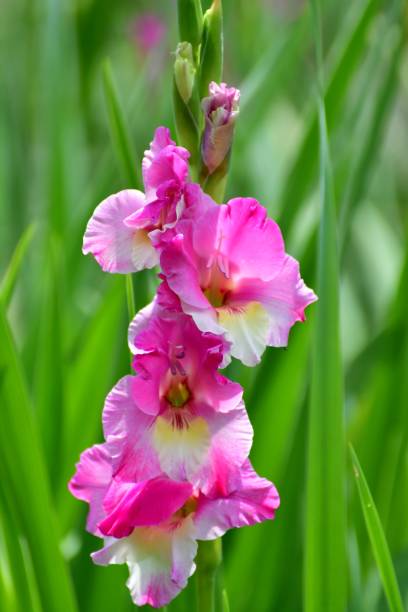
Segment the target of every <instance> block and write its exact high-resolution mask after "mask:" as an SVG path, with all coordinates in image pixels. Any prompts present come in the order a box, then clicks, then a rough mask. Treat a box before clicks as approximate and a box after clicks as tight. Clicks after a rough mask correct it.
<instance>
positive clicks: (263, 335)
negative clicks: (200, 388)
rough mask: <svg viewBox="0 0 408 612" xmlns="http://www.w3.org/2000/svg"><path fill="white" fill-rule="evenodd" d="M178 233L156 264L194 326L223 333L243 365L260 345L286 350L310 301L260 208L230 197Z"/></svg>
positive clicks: (181, 225)
mask: <svg viewBox="0 0 408 612" xmlns="http://www.w3.org/2000/svg"><path fill="white" fill-rule="evenodd" d="M177 231H178V233H177V235H176V236H175V237H174V238H172V239H171V240H170V241H168V242H167V243H166V244H164V246H163V250H162V253H161V257H160V264H161V268H162V270H163V274H164V276H165V278H166V280H167V283H168V285H169V287H170V289H171V290H172V291H173V292H174V293H175V294H176V295H177V296H178V297H179V299H180V302H181V307H182V309H183V311H184V312H185V313H187V314H189V315H191V316H192V317H193V319H194V321H195V323H196V324H197V326H198V328H199V329H200V330H201V331H203V332H212V333H214V334H225V337H226V339H227V340H228V341H229V342H231V345H232V347H231V354H232V355H233V356H234V357H236V358H238V359H240V360H241V361H242V362H243V363H244V364H246V365H250V366H252V365H255V364H256V363H258V362H259V360H260V357H261V354H262V352H263V351H264V349H265V346H286V344H287V342H288V335H289V330H290V328H291V327H292V325H293V324H294V323H295V322H296V321H303V320H304V310H305V308H306V306H307V305H308V304H310V303H311V302H314V301H315V300H316V299H317V298H316V296H315V294H314V293H313V291H312V290H310V289H308V288H307V287H306V285H305V284H304V282H303V280H302V279H301V277H300V273H299V264H298V262H297V261H296V260H295V259H293V258H292V257H290V256H289V255H287V254H286V253H285V248H284V242H283V238H282V235H281V232H280V230H279V227H278V225H277V224H276V223H275V222H274V221H273V220H272V219H268V218H267V213H266V209H265V208H263V207H262V206H261V205H260V204H259V203H258V202H257V201H256V200H254V199H250V198H236V199H233V200H230V202H229V203H228V204H226V205H221V206H218V207H217V206H214V207H211V208H210V209H209V210H208V211H207V212H206V213H204V214H203V215H201V216H200V217H199V218H198V219H196V220H195V221H194V222H190V221H181V222H179V224H178V226H177Z"/></svg>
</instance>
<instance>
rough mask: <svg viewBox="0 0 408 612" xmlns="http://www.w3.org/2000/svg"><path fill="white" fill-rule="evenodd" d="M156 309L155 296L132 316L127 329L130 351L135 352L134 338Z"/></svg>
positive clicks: (145, 325)
mask: <svg viewBox="0 0 408 612" xmlns="http://www.w3.org/2000/svg"><path fill="white" fill-rule="evenodd" d="M155 309H156V298H155V299H154V300H153V301H152V302H150V304H147V306H145V307H144V308H142V309H141V310H139V312H138V313H137V314H136V315H135V316H134V317H133V319H132V321H131V323H130V325H129V329H128V345H129V349H130V352H131V353H135V352H136V347H135V343H134V340H135V338H136V337H137V336H138V335H139V334H140V333H141V332H142V331H143V330H144V329H145V327H147V325H148V324H149V321H150V319H151V317H152V316H153V314H154V312H155Z"/></svg>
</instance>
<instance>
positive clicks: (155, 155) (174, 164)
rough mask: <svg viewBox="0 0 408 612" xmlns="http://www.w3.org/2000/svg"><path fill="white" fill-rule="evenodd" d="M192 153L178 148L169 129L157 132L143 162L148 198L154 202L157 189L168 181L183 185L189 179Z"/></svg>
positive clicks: (159, 129) (161, 129) (160, 129)
mask: <svg viewBox="0 0 408 612" xmlns="http://www.w3.org/2000/svg"><path fill="white" fill-rule="evenodd" d="M189 157H190V153H189V152H188V151H187V149H184V148H183V147H177V146H176V145H175V143H174V142H173V141H172V140H171V138H170V132H169V130H168V129H167V128H163V127H160V128H158V129H157V130H156V132H155V135H154V139H153V142H152V143H151V145H150V149H149V150H148V151H145V156H144V158H143V162H142V171H143V180H144V185H145V190H146V196H147V198H148V200H149V201H152V200H153V199H154V198H155V196H156V191H157V188H158V187H160V185H161V184H163V183H164V182H166V181H171V180H176V181H177V182H178V183H179V184H180V185H183V184H184V183H185V182H186V181H187V178H188V163H187V161H188V159H189Z"/></svg>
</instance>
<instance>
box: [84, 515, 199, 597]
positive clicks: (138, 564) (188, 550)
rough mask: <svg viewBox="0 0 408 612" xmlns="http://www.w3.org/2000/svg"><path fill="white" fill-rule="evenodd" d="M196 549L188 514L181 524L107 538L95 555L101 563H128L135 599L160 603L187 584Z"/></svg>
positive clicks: (96, 561) (143, 528)
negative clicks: (123, 536) (127, 535)
mask: <svg viewBox="0 0 408 612" xmlns="http://www.w3.org/2000/svg"><path fill="white" fill-rule="evenodd" d="M196 553H197V542H196V541H195V539H194V525H193V522H192V520H191V518H190V517H188V518H187V519H185V520H183V521H181V522H180V524H179V525H178V526H177V525H172V526H170V527H169V528H166V527H165V526H163V527H162V528H160V527H137V528H136V529H134V530H133V532H132V533H131V534H130V536H129V537H126V538H122V539H119V540H116V539H114V538H107V539H106V540H105V546H104V548H102V549H101V550H99V551H97V552H96V553H93V554H92V559H93V561H94V562H95V563H97V564H98V565H107V564H120V563H126V564H127V565H128V567H129V574H130V576H129V580H128V581H127V583H126V585H127V587H128V588H129V590H130V593H131V596H132V600H133V602H134V603H135V604H136V605H138V606H144V605H150V606H153V607H161V606H165V605H166V604H168V603H169V602H170V601H171V600H172V599H174V597H176V595H178V593H179V592H180V591H181V590H182V589H183V588H184V587H185V586H186V585H187V580H188V578H189V576H191V574H192V573H193V572H194V570H195V564H194V558H195V556H196Z"/></svg>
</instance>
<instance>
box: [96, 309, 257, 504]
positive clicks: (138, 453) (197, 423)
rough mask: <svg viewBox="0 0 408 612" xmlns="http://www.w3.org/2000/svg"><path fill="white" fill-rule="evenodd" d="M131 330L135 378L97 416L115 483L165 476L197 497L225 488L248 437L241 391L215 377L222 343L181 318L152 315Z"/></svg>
mask: <svg viewBox="0 0 408 612" xmlns="http://www.w3.org/2000/svg"><path fill="white" fill-rule="evenodd" d="M143 325H145V322H143ZM132 328H133V329H135V327H134V326H131V329H132ZM136 328H137V330H138V331H139V334H138V335H137V336H136V337H135V338H133V339H132V338H131V345H132V346H133V348H134V351H135V352H136V356H135V359H134V368H135V370H136V371H137V373H138V376H136V377H135V376H126V377H124V378H122V379H121V380H120V381H119V383H118V384H117V385H116V386H115V387H114V388H113V390H112V391H111V393H110V394H109V395H108V397H107V399H106V403H105V408H104V412H103V424H104V433H105V438H106V440H107V445H108V448H109V452H110V454H111V456H112V463H113V473H114V475H115V477H116V476H117V477H119V478H120V479H122V480H130V481H132V482H133V481H138V480H143V479H147V478H154V477H155V476H157V475H159V474H161V473H163V472H164V473H165V474H167V475H168V476H169V477H171V478H174V479H176V480H187V481H189V482H190V483H192V484H193V485H194V486H195V487H199V488H200V489H201V490H202V491H203V492H207V491H208V490H210V489H211V488H212V486H213V485H214V482H215V481H218V482H219V483H220V482H224V487H225V488H227V487H230V486H231V483H233V482H235V480H236V477H237V474H238V471H239V468H240V467H241V465H242V464H243V462H244V461H245V459H246V458H247V457H248V454H249V450H250V448H251V443H252V434H253V432H252V427H251V424H250V422H249V419H248V416H247V412H246V410H245V406H244V404H243V402H242V388H241V387H240V385H238V384H237V383H234V382H232V381H230V380H228V379H227V378H225V377H224V376H221V374H219V373H218V372H217V369H218V367H219V366H220V365H221V363H222V361H223V357H224V352H225V343H224V341H223V339H222V338H221V337H219V336H214V335H213V334H202V333H201V332H200V331H199V330H198V329H197V327H196V325H195V324H194V322H193V320H192V319H191V318H190V317H187V316H185V315H184V314H181V315H178V316H177V317H175V318H173V319H167V320H166V319H163V318H161V317H158V316H153V317H152V318H151V319H150V321H148V323H147V326H145V327H144V329H143V331H141V332H140V329H141V324H140V316H138V321H137V323H136ZM234 479H235V480H234Z"/></svg>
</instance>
